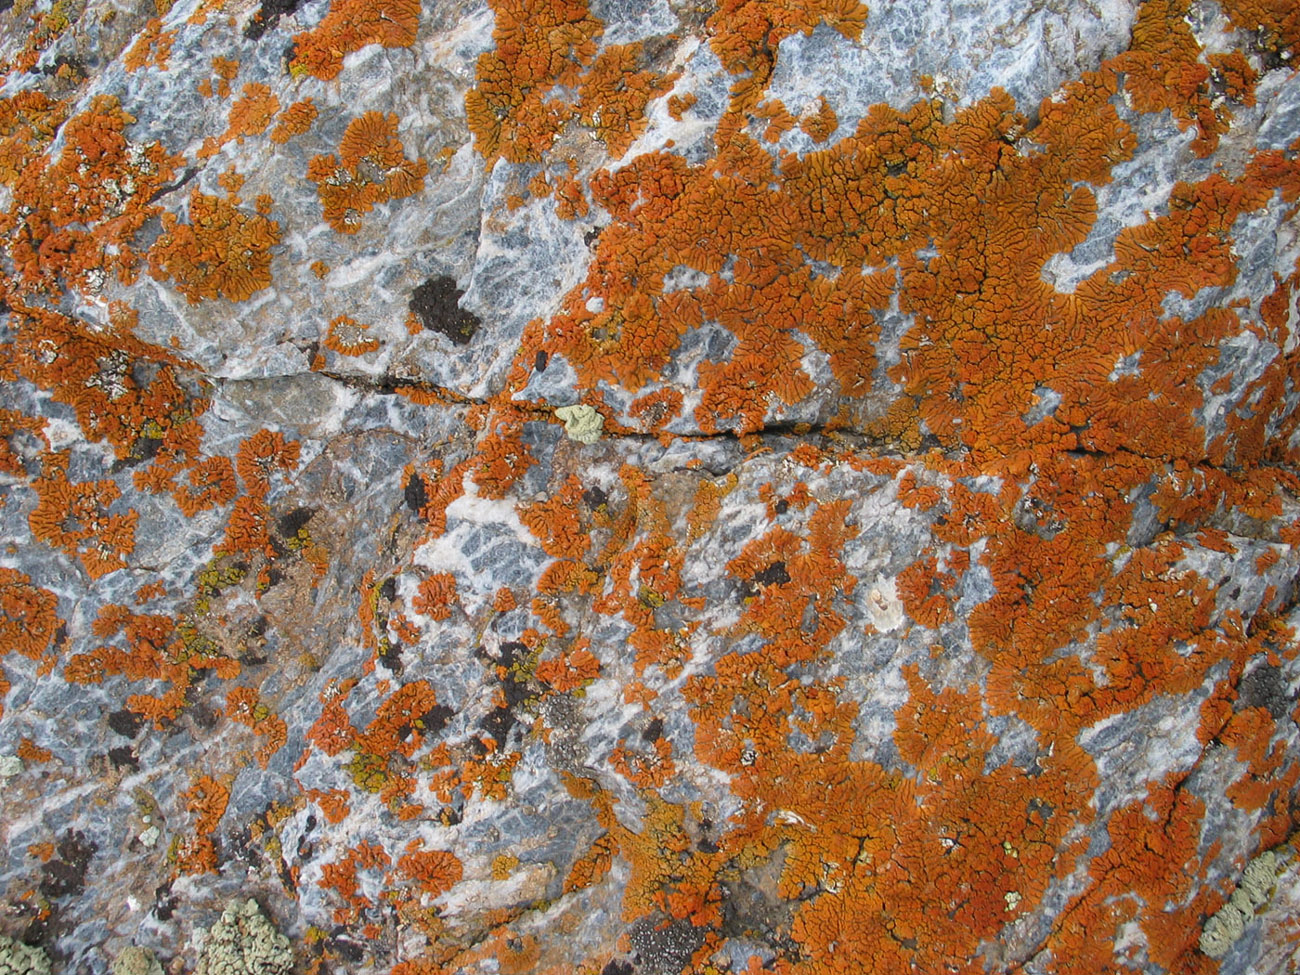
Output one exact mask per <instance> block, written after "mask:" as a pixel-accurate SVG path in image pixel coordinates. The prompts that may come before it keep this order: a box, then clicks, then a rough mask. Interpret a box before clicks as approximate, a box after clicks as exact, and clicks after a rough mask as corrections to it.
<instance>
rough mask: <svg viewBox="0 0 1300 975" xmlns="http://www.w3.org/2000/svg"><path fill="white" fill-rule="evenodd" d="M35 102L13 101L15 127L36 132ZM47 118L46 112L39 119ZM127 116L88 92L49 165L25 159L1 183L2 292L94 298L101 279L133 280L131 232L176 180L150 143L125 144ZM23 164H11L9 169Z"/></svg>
mask: <svg viewBox="0 0 1300 975" xmlns="http://www.w3.org/2000/svg"><path fill="white" fill-rule="evenodd" d="M38 107H39V102H38V101H33V100H31V99H25V100H23V102H22V103H21V107H20V103H19V100H18V99H15V101H14V102H13V103H11V110H12V109H18V113H17V118H16V119H15V120H14V121H15V122H20V120H22V119H24V118H26V119H27V120H28V127H31V128H36V129H39V127H40V126H41V125H42V124H43V123H42V122H41V121H40V119H39V115H38V116H37V117H32V115H31V114H29V112H31V111H32V110H34V109H36V108H38ZM46 117H47V118H48V115H47V116H46ZM134 121H135V117H134V116H132V115H129V114H127V113H126V112H124V111H123V110H122V108H121V107H120V105H119V104H118V102H117V99H115V98H113V97H111V96H108V95H96V96H94V98H93V99H91V102H90V106H89V107H88V108H87V109H86V110H85V111H83V112H80V113H78V114H77V115H74V116H72V117H71V118H69V119H68V120H67V121H66V122H65V123H64V124H63V128H62V137H63V147H62V151H61V152H60V153H59V155H58V157H57V159H51V158H50V157H49V156H48V155H35V154H33V155H31V156H30V158H29V159H28V161H27V162H26V163H25V165H23V166H22V169H21V170H19V171H17V175H16V176H15V177H14V178H13V179H12V181H11V182H10V185H11V188H12V190H13V196H12V201H11V205H10V207H9V209H8V210H7V211H5V212H3V213H0V238H2V239H3V240H4V242H5V243H6V245H7V247H8V250H9V257H10V259H11V260H12V261H13V265H14V270H13V272H12V278H11V280H9V281H7V282H6V291H8V292H10V293H15V292H17V293H19V294H21V293H23V292H32V293H35V294H38V295H46V296H49V295H57V294H58V293H59V292H60V290H61V289H62V288H63V287H64V286H65V285H73V286H76V287H78V288H81V289H82V290H83V291H86V290H88V291H89V292H91V293H94V292H95V291H97V289H98V288H99V287H100V285H101V282H102V277H101V275H104V274H108V273H115V274H116V275H117V276H118V277H119V278H120V280H122V281H123V282H124V283H125V282H129V281H131V280H133V278H134V275H135V271H136V267H137V265H138V263H139V258H138V255H137V254H136V252H135V250H134V248H133V246H132V244H133V240H134V237H135V235H136V234H137V232H138V231H139V230H140V229H141V227H143V226H144V224H145V222H146V221H147V220H148V219H149V218H150V217H152V216H154V215H156V214H158V213H159V212H161V211H160V208H159V207H158V206H156V205H155V204H154V203H153V202H152V201H153V198H154V196H155V195H156V194H158V193H159V191H160V190H161V189H162V187H164V186H166V185H167V184H168V183H169V182H170V181H171V180H172V179H173V178H174V177H175V175H176V170H177V168H178V167H179V165H180V163H181V159H179V158H178V157H174V156H171V155H169V154H168V153H167V152H166V151H165V150H164V149H163V148H162V146H161V145H160V144H158V143H156V142H154V143H149V144H138V143H133V142H132V141H131V140H129V139H128V138H127V137H126V135H125V130H126V128H127V126H129V125H130V124H131V123H132V122H134ZM22 159H23V156H22V155H21V154H20V155H18V156H17V157H16V158H14V160H13V163H14V164H17V163H18V162H19V161H21V160H22Z"/></svg>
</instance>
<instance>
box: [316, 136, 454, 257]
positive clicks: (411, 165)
mask: <svg viewBox="0 0 1300 975" xmlns="http://www.w3.org/2000/svg"><path fill="white" fill-rule="evenodd" d="M405 152H406V150H405V149H404V148H403V147H402V140H401V139H399V138H398V137H397V116H396V115H391V114H390V115H387V116H385V115H384V113H383V112H366V114H364V115H359V116H357V117H356V118H354V119H353V120H352V121H351V122H349V123H348V127H347V129H346V130H344V132H343V139H342V141H341V142H340V143H339V155H338V156H334V155H329V156H313V157H312V159H311V162H309V163H308V164H307V178H308V179H309V180H311V181H312V182H313V183H316V184H317V186H316V192H317V194H318V195H319V196H320V201H321V206H322V207H323V208H324V211H325V219H326V220H327V221H328V222H329V225H330V226H331V227H333V228H334V229H335V230H336V231H338V232H339V233H341V234H355V233H356V232H357V231H358V230H360V229H361V218H362V216H364V215H365V214H367V213H369V212H370V211H371V210H372V209H374V208H375V207H376V206H378V205H379V204H381V203H386V202H388V201H389V200H400V199H402V198H403V197H407V196H413V195H414V194H416V193H419V192H420V191H421V190H423V189H424V176H425V174H426V173H427V172H428V171H429V164H428V163H426V162H425V161H424V160H423V159H415V160H412V159H407V158H406V155H405Z"/></svg>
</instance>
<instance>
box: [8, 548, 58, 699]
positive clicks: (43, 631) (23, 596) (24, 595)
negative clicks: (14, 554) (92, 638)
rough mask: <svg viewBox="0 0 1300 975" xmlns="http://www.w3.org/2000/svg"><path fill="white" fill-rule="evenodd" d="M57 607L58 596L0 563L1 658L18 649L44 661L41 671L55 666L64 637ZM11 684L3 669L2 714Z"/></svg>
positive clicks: (32, 657)
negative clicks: (34, 584)
mask: <svg viewBox="0 0 1300 975" xmlns="http://www.w3.org/2000/svg"><path fill="white" fill-rule="evenodd" d="M58 607H59V598H58V596H56V595H55V594H54V593H52V592H50V591H49V590H48V589H42V588H40V587H39V586H33V585H32V580H31V577H29V576H28V575H27V574H26V573H24V572H19V571H18V570H17V569H10V568H6V567H4V566H0V648H3V649H0V657H2V656H3V655H4V654H7V653H11V652H14V651H17V652H18V653H20V654H22V655H23V656H24V657H29V658H30V659H32V660H41V661H43V664H42V670H45V669H47V668H50V667H53V666H54V661H55V657H56V656H57V654H58V648H59V643H60V642H61V639H62V636H61V631H62V627H63V621H62V620H61V619H59V616H58ZM9 686H10V685H9V681H8V680H6V679H5V675H4V671H3V670H0V716H2V715H3V714H4V699H5V695H6V694H8V693H9Z"/></svg>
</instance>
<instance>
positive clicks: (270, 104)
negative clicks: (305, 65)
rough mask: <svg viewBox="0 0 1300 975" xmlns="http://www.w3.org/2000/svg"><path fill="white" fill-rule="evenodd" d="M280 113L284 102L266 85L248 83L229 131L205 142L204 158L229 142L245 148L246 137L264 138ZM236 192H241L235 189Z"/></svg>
mask: <svg viewBox="0 0 1300 975" xmlns="http://www.w3.org/2000/svg"><path fill="white" fill-rule="evenodd" d="M279 110H280V99H278V98H277V97H276V96H275V94H274V93H273V92H272V91H271V89H270V88H268V87H267V86H266V85H263V84H247V85H244V90H243V91H242V92H241V93H240V97H239V98H237V99H235V101H234V102H233V103H232V104H231V106H230V115H229V118H228V119H227V122H226V131H225V132H223V133H222V134H221V135H219V136H216V137H208V138H206V139H204V140H203V146H202V148H200V149H199V152H198V156H199V158H200V159H208V158H211V157H212V156H215V155H216V154H217V153H218V152H219V151H221V147H222V146H224V145H225V144H226V143H227V142H230V141H231V140H235V141H237V142H239V143H240V144H241V145H242V144H243V141H244V139H245V137H247V136H253V135H261V134H262V133H263V132H265V131H266V127H267V126H268V125H270V124H271V118H272V117H273V116H274V115H275V113H276V112H278V111H279ZM230 192H232V193H235V192H238V190H231V191H230Z"/></svg>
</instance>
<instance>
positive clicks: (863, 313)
mask: <svg viewBox="0 0 1300 975" xmlns="http://www.w3.org/2000/svg"><path fill="white" fill-rule="evenodd" d="M821 165H825V164H823V163H819V162H818V161H817V160H816V159H815V157H814V156H810V157H808V159H807V160H805V161H804V162H803V163H799V162H797V161H794V160H790V161H788V162H787V163H786V165H785V167H784V168H785V170H786V180H785V183H784V187H783V188H781V189H772V188H770V187H771V186H772V185H774V184H773V181H774V180H776V179H778V174H777V172H775V171H774V168H773V163H772V158H771V157H770V156H769V155H768V154H767V153H766V151H764V150H763V149H762V148H761V147H759V145H758V144H757V143H755V142H753V141H752V140H749V139H748V138H746V137H744V136H737V137H736V138H735V139H733V140H732V142H731V144H730V145H729V146H728V147H727V149H726V150H725V151H724V152H723V153H722V154H720V156H719V157H718V158H717V159H715V160H713V161H711V162H710V163H707V164H704V165H702V166H691V165H690V164H688V163H686V162H685V161H684V160H682V159H681V158H680V157H678V156H673V155H670V154H658V155H650V156H640V157H638V158H637V159H636V160H634V161H633V162H632V163H630V164H629V165H628V166H626V167H624V168H623V169H621V170H619V171H618V172H617V173H616V174H612V175H611V174H608V173H598V174H596V176H595V177H593V179H592V181H591V186H592V193H593V196H594V197H595V199H596V201H597V202H598V203H599V204H600V205H601V206H603V207H605V209H606V210H608V211H609V212H610V214H611V215H612V216H613V217H614V222H613V223H612V224H611V225H610V226H609V227H607V228H606V230H605V231H604V232H603V233H602V234H601V237H600V244H599V247H598V250H597V253H596V255H595V258H594V260H593V262H592V265H591V269H590V271H589V272H588V276H587V280H586V282H585V283H584V285H583V286H582V287H580V288H577V289H575V290H574V291H573V292H571V293H570V295H569V296H568V297H567V298H566V301H565V305H564V308H563V310H562V312H561V313H560V314H559V315H557V316H556V317H554V318H552V319H551V320H550V321H549V322H548V323H546V324H545V326H544V327H540V326H539V327H536V328H534V329H532V330H530V331H529V332H527V333H526V334H525V336H524V347H525V352H526V355H527V357H531V356H533V355H535V354H536V352H537V351H538V350H539V349H541V350H544V351H546V352H547V353H548V354H552V355H554V354H559V355H562V356H564V358H565V360H566V361H568V362H569V363H570V364H571V365H572V366H573V367H574V369H575V370H576V371H577V373H578V377H579V381H580V383H581V384H582V385H583V386H584V387H594V386H595V385H596V384H597V383H599V382H601V381H604V382H608V383H612V384H617V385H620V386H622V387H624V388H626V389H628V390H629V391H633V392H636V391H641V390H646V391H647V392H649V391H650V389H648V388H647V387H650V388H653V387H652V386H651V384H654V383H656V382H657V381H659V380H660V379H661V378H662V377H663V373H664V371H665V370H666V369H667V367H668V365H669V362H670V361H671V358H672V356H673V353H674V352H675V351H676V349H677V347H678V344H679V343H680V341H681V337H682V336H683V335H685V334H686V332H687V331H689V330H690V329H693V328H699V327H701V326H703V325H705V324H706V323H708V322H716V323H717V324H719V325H721V326H722V327H723V328H725V329H727V330H728V331H729V332H730V333H731V334H732V335H734V336H735V338H736V345H735V347H734V348H733V349H732V351H731V354H730V359H729V360H727V361H724V362H712V361H705V362H703V363H701V365H700V367H699V370H698V382H699V384H700V386H701V387H702V388H703V401H702V403H701V404H700V406H699V407H697V409H696V411H695V420H696V422H697V423H699V425H700V426H701V427H702V428H703V429H704V430H706V431H716V430H721V429H728V428H735V429H737V430H739V431H740V432H747V431H750V430H756V429H758V428H759V427H761V426H762V424H763V422H764V419H765V417H766V415H767V413H768V410H769V409H772V408H774V407H779V406H781V405H789V404H793V403H796V402H798V401H799V400H800V399H802V398H803V397H805V396H807V395H808V394H809V393H810V392H811V391H812V388H813V387H812V381H811V379H810V377H809V376H808V374H807V372H806V371H805V370H804V367H803V361H802V360H803V356H804V354H805V351H806V347H805V344H804V343H803V342H802V341H801V340H800V339H799V337H798V334H797V333H801V334H803V335H806V336H809V337H810V338H811V339H812V340H813V341H815V342H816V343H817V344H818V345H819V346H820V347H821V348H823V349H824V350H825V351H826V352H827V353H828V354H829V356H830V367H831V371H832V373H833V375H834V376H835V378H836V380H837V381H838V382H839V383H840V387H841V391H842V393H843V394H844V395H847V396H854V397H856V396H862V395H864V394H865V393H867V392H868V391H869V389H870V384H871V376H872V372H873V370H874V368H875V353H874V342H875V339H876V337H877V335H878V328H877V326H876V325H875V323H874V320H873V317H872V314H871V309H873V308H877V309H878V308H884V307H887V306H888V303H889V299H890V293H891V291H892V289H893V287H894V277H893V275H892V274H888V273H874V274H864V273H862V272H861V270H857V271H849V272H847V273H841V274H839V275H838V276H837V277H834V278H829V277H823V276H821V275H818V274H816V273H815V272H814V271H813V270H812V269H811V268H810V267H809V265H808V264H807V261H806V257H805V248H809V247H810V246H811V245H813V244H814V243H815V242H814V241H810V240H808V239H807V235H806V231H804V230H802V229H801V222H800V221H801V217H804V216H805V215H806V214H807V213H809V212H811V211H813V210H814V204H812V202H811V200H805V199H803V197H804V196H805V195H807V196H811V195H812V192H813V187H812V186H810V185H807V184H808V182H810V181H802V182H801V181H800V174H801V173H803V172H804V171H805V170H804V169H803V167H804V166H809V167H820V166H821ZM828 168H829V167H828ZM882 168H883V167H882ZM816 192H817V197H818V199H819V200H820V199H821V197H822V196H823V195H824V194H825V193H826V192H827V191H826V190H825V189H821V190H817V191H816ZM826 205H828V206H829V201H828V202H827V204H826ZM815 206H816V208H818V209H819V208H820V207H821V206H822V204H821V203H818V204H816V205H815ZM720 208H721V210H722V212H721V213H719V212H718V211H719V209H720ZM705 231H707V232H705ZM818 250H819V251H821V253H817V254H813V255H810V256H814V257H817V258H818V259H825V251H826V248H825V247H824V246H823V247H820V248H818ZM681 266H685V267H689V268H694V269H696V270H698V271H702V272H704V273H705V274H707V275H709V283H708V284H706V285H702V286H699V287H695V288H689V289H680V290H676V291H672V292H668V293H665V290H664V281H665V278H667V276H668V275H669V274H670V273H671V272H672V271H673V270H675V269H676V268H678V267H681ZM724 268H726V269H727V270H728V271H729V272H730V273H726V274H724V273H723V271H724ZM593 294H597V295H600V296H601V297H602V298H603V307H599V309H598V310H592V308H593V307H598V306H594V305H593V304H592V303H591V302H590V300H589V299H590V296H591V295H593ZM524 375H526V373H521V374H520V376H521V380H522V378H523V376H524ZM666 419H667V417H664V422H666Z"/></svg>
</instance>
